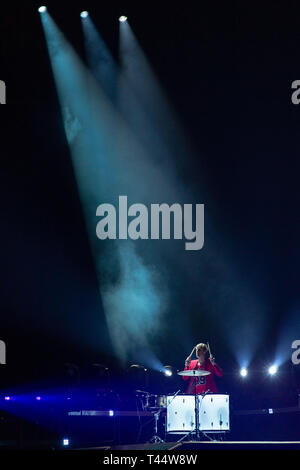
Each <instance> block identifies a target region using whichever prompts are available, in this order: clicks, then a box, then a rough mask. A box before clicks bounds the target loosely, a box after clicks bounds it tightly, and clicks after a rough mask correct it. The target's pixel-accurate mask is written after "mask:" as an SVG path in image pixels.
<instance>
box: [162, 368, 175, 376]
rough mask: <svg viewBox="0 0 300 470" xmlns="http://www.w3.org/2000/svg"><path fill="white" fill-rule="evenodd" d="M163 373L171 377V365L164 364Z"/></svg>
mask: <svg viewBox="0 0 300 470" xmlns="http://www.w3.org/2000/svg"><path fill="white" fill-rule="evenodd" d="M163 373H164V374H165V376H166V377H171V376H172V375H173V371H172V367H171V366H164V368H163Z"/></svg>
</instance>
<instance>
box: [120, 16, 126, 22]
mask: <svg viewBox="0 0 300 470" xmlns="http://www.w3.org/2000/svg"><path fill="white" fill-rule="evenodd" d="M119 21H120V23H125V21H127V16H124V15H122V16H120V17H119Z"/></svg>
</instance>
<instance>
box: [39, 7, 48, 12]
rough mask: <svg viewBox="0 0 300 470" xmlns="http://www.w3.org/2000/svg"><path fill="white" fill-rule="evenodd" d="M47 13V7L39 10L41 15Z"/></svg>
mask: <svg viewBox="0 0 300 470" xmlns="http://www.w3.org/2000/svg"><path fill="white" fill-rule="evenodd" d="M46 11H47V7H45V6H41V7H40V8H39V12H40V13H45V12H46Z"/></svg>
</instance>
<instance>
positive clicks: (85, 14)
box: [80, 11, 89, 18]
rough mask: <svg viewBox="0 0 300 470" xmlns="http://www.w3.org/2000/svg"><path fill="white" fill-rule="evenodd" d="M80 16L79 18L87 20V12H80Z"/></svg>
mask: <svg viewBox="0 0 300 470" xmlns="http://www.w3.org/2000/svg"><path fill="white" fill-rule="evenodd" d="M80 16H81V18H87V17H88V16H89V12H88V11H82V12H81V13H80Z"/></svg>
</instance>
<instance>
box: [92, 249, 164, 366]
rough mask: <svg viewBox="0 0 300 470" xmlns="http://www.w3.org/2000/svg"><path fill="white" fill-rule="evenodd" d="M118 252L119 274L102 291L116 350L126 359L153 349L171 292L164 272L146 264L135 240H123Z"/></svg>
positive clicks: (121, 357)
mask: <svg viewBox="0 0 300 470" xmlns="http://www.w3.org/2000/svg"><path fill="white" fill-rule="evenodd" d="M118 255H119V256H118V260H119V278H118V280H117V281H116V282H115V283H114V284H112V283H107V284H106V285H105V286H104V287H103V288H102V289H101V294H102V299H103V305H104V309H105V311H106V312H107V321H108V326H109V330H110V331H111V334H112V341H113V344H114V347H115V351H116V353H117V355H118V356H119V358H120V359H121V360H122V361H123V362H125V361H127V360H130V359H131V358H134V357H137V355H138V354H139V351H140V350H141V349H145V348H148V347H149V349H150V344H151V338H152V337H153V336H154V335H157V334H159V330H160V329H161V328H162V325H163V320H164V314H165V312H166V308H167V305H168V294H167V289H166V285H165V283H164V282H163V279H162V276H161V273H160V272H159V271H158V270H157V269H155V267H154V266H146V264H145V263H144V262H143V260H142V258H141V257H140V256H139V255H138V254H137V253H136V250H135V248H134V246H133V244H132V243H131V242H128V241H126V243H123V244H120V243H119V246H118ZM105 261H107V260H106V259H105V257H104V259H102V264H103V263H104V262H105ZM108 262H109V261H108ZM104 270H105V267H104Z"/></svg>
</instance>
